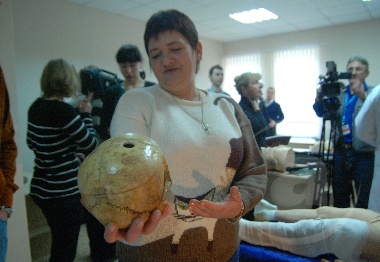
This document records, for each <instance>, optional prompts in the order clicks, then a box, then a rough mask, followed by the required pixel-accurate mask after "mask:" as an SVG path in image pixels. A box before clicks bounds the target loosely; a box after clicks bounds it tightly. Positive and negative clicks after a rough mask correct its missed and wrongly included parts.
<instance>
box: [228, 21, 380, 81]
mask: <svg viewBox="0 0 380 262" xmlns="http://www.w3.org/2000/svg"><path fill="white" fill-rule="evenodd" d="M379 43H380V19H377V20H370V21H367V22H361V23H353V24H347V25H340V26H333V27H326V28H320V29H314V30H307V31H300V32H295V33H288V34H281V35H275V36H268V37H262V38H255V39H249V40H244V41H237V42H232V43H227V44H225V45H224V55H232V54H244V53H250V52H253V53H255V52H258V53H263V54H264V60H263V61H262V63H263V66H264V67H265V69H266V70H267V71H268V72H269V74H267V75H263V82H264V84H265V85H266V86H272V85H273V84H274V83H273V82H274V76H273V62H272V54H273V52H274V51H277V50H284V49H291V48H294V47H297V46H320V50H321V52H320V56H321V60H320V65H321V68H320V74H325V73H326V68H325V62H326V61H330V60H333V61H335V62H336V63H337V67H338V71H339V72H345V71H346V63H347V60H348V58H349V57H350V56H351V55H361V56H363V57H365V58H367V59H368V62H369V69H370V72H371V73H370V75H369V77H368V78H367V83H368V84H370V85H374V86H375V85H377V84H379V83H380V52H379V51H378V50H379V47H378V44H379ZM294 71H295V72H296V71H297V68H294ZM316 78H317V76H316Z"/></svg>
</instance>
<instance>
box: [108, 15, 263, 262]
mask: <svg viewBox="0 0 380 262" xmlns="http://www.w3.org/2000/svg"><path fill="white" fill-rule="evenodd" d="M144 42H145V48H146V51H147V53H148V57H149V64H150V65H151V68H152V70H153V72H154V74H155V76H156V78H157V80H158V82H159V84H158V85H154V86H151V87H147V88H138V89H133V90H131V91H129V92H127V93H125V94H124V95H123V96H122V97H121V99H120V101H119V103H118V105H117V108H116V111H115V114H114V117H113V120H112V123H111V135H112V136H115V135H117V134H121V133H127V132H133V133H140V134H143V135H147V136H149V137H151V138H152V139H153V140H155V141H156V142H157V143H158V144H159V145H160V148H161V150H162V152H163V154H164V156H165V158H166V161H167V164H168V167H169V171H170V176H171V178H172V182H173V183H172V187H171V190H172V191H171V193H172V194H170V196H169V197H168V199H167V203H166V206H165V208H164V210H163V211H162V213H161V212H160V211H159V210H154V211H153V212H152V213H151V215H150V219H149V220H148V221H146V222H145V223H144V221H143V220H142V218H136V219H135V220H134V221H133V222H132V225H131V227H129V228H128V229H127V230H126V229H123V230H119V228H118V227H117V226H116V225H115V224H112V223H111V224H109V225H107V226H106V232H105V238H106V240H107V241H109V242H115V241H120V242H118V243H117V254H118V257H119V258H120V259H121V260H122V261H208V260H212V261H239V242H240V240H239V237H238V223H237V221H238V220H239V219H240V217H241V216H242V215H243V214H245V213H246V212H248V211H249V210H251V209H252V208H253V207H254V206H255V205H256V204H257V203H258V202H259V201H260V199H262V197H263V196H264V193H265V189H266V183H267V176H266V165H265V161H264V159H263V156H262V154H261V152H260V150H259V148H258V146H257V143H256V141H255V138H254V136H253V133H252V129H251V126H250V123H249V121H248V119H247V118H246V116H245V114H244V112H243V111H242V110H241V108H240V107H239V105H238V104H237V103H236V102H235V101H234V100H233V99H232V98H230V97H227V96H225V95H220V94H216V93H210V92H208V91H207V90H204V89H199V88H197V87H196V86H195V75H196V72H197V71H198V69H199V62H200V60H201V59H202V45H201V43H200V42H199V40H198V33H197V30H196V28H195V26H194V24H193V22H192V21H191V20H190V19H189V18H188V17H187V16H186V15H185V14H183V13H181V12H179V11H176V10H167V11H160V12H158V13H155V14H154V15H153V16H152V17H151V18H150V19H149V20H148V22H147V24H146V30H145V34H144Z"/></svg>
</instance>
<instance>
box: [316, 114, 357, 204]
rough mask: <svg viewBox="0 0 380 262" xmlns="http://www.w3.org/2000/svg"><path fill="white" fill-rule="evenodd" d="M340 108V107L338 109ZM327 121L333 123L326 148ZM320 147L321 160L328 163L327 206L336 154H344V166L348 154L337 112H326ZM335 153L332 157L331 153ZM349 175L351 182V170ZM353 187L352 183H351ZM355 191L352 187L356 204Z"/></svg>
mask: <svg viewBox="0 0 380 262" xmlns="http://www.w3.org/2000/svg"><path fill="white" fill-rule="evenodd" d="M338 108H339V107H338ZM326 121H330V122H331V128H330V134H329V136H328V145H327V148H326V143H325V139H326ZM320 141H321V142H320V145H319V153H318V156H319V158H320V159H321V160H322V161H323V162H324V163H326V167H327V172H328V173H327V185H328V189H327V205H330V187H331V183H332V178H333V175H334V161H335V154H336V152H342V154H343V159H344V161H343V165H344V166H346V164H345V163H346V162H347V161H346V154H345V149H344V138H343V134H342V121H341V117H340V114H339V113H338V112H337V109H336V110H326V112H325V113H324V115H323V125H322V132H321V139H320ZM332 151H333V153H332V155H331V152H332ZM345 168H346V167H345ZM346 171H347V172H348V174H349V175H350V180H352V174H351V170H346ZM351 185H352V182H351ZM354 193H355V190H354V186H353V185H352V187H351V196H352V198H353V199H352V200H353V202H354V203H355V202H356V201H355V199H354V198H355V194H354Z"/></svg>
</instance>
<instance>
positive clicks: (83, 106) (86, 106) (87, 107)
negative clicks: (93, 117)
mask: <svg viewBox="0 0 380 262" xmlns="http://www.w3.org/2000/svg"><path fill="white" fill-rule="evenodd" d="M93 98H94V93H93V92H88V95H87V97H86V98H84V99H81V100H80V101H79V103H78V109H79V112H80V113H91V112H92V104H91V102H92V99H93Z"/></svg>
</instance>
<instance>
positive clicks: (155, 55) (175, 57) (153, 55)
mask: <svg viewBox="0 0 380 262" xmlns="http://www.w3.org/2000/svg"><path fill="white" fill-rule="evenodd" d="M148 56H149V62H150V66H151V67H152V69H153V72H154V74H155V76H156V78H157V80H158V82H159V83H160V85H161V87H162V88H164V89H165V90H166V91H168V92H170V93H172V94H179V93H180V92H184V91H185V92H186V89H187V90H191V89H192V88H194V87H195V70H196V64H197V61H199V60H200V59H201V57H202V45H201V44H200V43H198V45H197V50H194V49H192V47H191V46H190V43H189V41H188V40H187V39H186V38H185V37H184V36H183V35H182V34H181V33H179V32H177V31H174V30H172V31H164V32H163V33H160V34H159V35H158V36H157V37H152V38H150V39H149V42H148Z"/></svg>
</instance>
